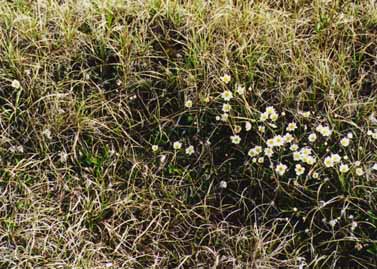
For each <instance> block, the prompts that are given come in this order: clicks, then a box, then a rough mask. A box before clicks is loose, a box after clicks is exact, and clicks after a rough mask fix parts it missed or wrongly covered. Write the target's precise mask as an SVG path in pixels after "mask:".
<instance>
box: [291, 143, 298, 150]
mask: <svg viewBox="0 0 377 269" xmlns="http://www.w3.org/2000/svg"><path fill="white" fill-rule="evenodd" d="M289 149H290V150H291V151H296V150H298V145H297V144H292V145H291V146H290V147H289Z"/></svg>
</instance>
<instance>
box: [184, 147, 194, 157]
mask: <svg viewBox="0 0 377 269" xmlns="http://www.w3.org/2000/svg"><path fill="white" fill-rule="evenodd" d="M194 152H195V150H194V147H193V146H189V147H187V148H186V154H187V155H192V154H194Z"/></svg>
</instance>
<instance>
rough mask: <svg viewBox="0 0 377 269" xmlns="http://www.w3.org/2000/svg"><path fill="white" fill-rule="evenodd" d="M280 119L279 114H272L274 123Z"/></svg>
mask: <svg viewBox="0 0 377 269" xmlns="http://www.w3.org/2000/svg"><path fill="white" fill-rule="evenodd" d="M278 118H279V115H278V114H277V113H273V114H270V119H271V120H272V121H277V120H278Z"/></svg>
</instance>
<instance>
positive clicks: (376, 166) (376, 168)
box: [372, 163, 377, 171]
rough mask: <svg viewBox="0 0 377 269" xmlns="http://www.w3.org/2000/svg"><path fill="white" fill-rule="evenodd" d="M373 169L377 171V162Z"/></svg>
mask: <svg viewBox="0 0 377 269" xmlns="http://www.w3.org/2000/svg"><path fill="white" fill-rule="evenodd" d="M372 170H375V171H377V163H375V164H374V165H373V166H372Z"/></svg>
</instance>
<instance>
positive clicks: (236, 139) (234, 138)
mask: <svg viewBox="0 0 377 269" xmlns="http://www.w3.org/2000/svg"><path fill="white" fill-rule="evenodd" d="M230 140H231V141H232V143H233V144H236V145H237V144H239V143H240V142H241V137H240V136H239V135H232V136H231V137H230Z"/></svg>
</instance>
